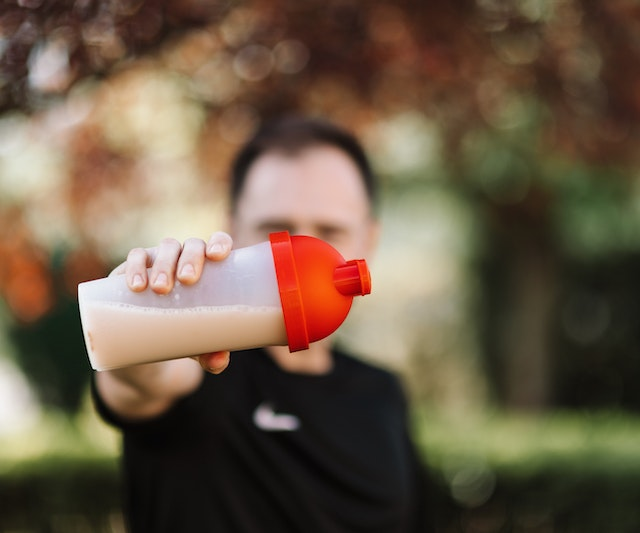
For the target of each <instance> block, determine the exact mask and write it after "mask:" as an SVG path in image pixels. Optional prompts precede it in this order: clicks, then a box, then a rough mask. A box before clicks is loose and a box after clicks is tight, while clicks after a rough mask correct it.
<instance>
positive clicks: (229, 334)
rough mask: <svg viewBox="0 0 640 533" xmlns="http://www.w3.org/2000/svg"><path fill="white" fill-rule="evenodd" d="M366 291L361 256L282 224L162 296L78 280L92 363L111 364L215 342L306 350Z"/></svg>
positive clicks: (216, 345)
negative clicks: (346, 255) (351, 256)
mask: <svg viewBox="0 0 640 533" xmlns="http://www.w3.org/2000/svg"><path fill="white" fill-rule="evenodd" d="M370 292H371V278H370V275H369V270H368V268H367V265H366V262H365V261H364V260H363V259H356V260H351V261H345V259H344V258H343V257H342V256H341V255H340V254H339V253H338V252H337V251H336V250H335V249H334V248H333V247H331V246H330V245H329V244H327V243H325V242H324V241H321V240H319V239H316V238H314V237H307V236H293V237H291V236H289V234H288V233H287V232H279V233H273V234H271V235H270V236H269V241H268V242H263V243H260V244H256V245H254V246H249V247H246V248H239V249H236V250H233V251H232V252H231V253H230V254H229V257H227V258H226V259H224V260H222V261H217V262H211V261H207V262H206V263H205V267H204V270H203V273H202V277H201V279H200V280H199V281H198V282H197V283H196V284H194V285H189V286H187V285H182V284H180V283H179V282H177V283H176V285H175V287H174V289H173V290H172V291H171V292H170V293H168V294H165V295H160V294H156V293H155V292H153V291H152V290H151V289H149V288H147V289H146V290H145V291H143V292H133V291H131V290H130V289H129V288H128V287H127V285H126V281H125V277H124V276H110V277H108V278H103V279H99V280H94V281H88V282H85V283H81V284H80V285H79V286H78V302H79V306H80V317H81V320H82V329H83V333H84V339H85V343H86V347H87V352H88V354H89V360H90V362H91V366H92V367H93V368H94V369H96V370H109V369H114V368H121V367H126V366H131V365H135V364H141V363H151V362H157V361H164V360H168V359H176V358H180V357H187V356H191V355H198V354H202V353H208V352H214V351H219V350H240V349H247V348H257V347H260V346H274V345H288V346H289V349H290V350H291V351H298V350H304V349H306V348H308V346H309V343H310V342H315V341H318V340H320V339H322V338H324V337H326V336H328V335H330V334H331V333H333V332H334V331H335V330H336V329H337V328H338V327H339V326H340V324H342V322H343V321H344V319H345V318H346V317H347V314H348V313H349V310H350V308H351V303H352V300H353V297H354V296H356V295H365V294H369V293H370Z"/></svg>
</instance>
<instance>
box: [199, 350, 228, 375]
mask: <svg viewBox="0 0 640 533" xmlns="http://www.w3.org/2000/svg"><path fill="white" fill-rule="evenodd" d="M195 359H196V361H198V363H200V366H201V367H202V369H203V370H205V371H207V372H210V373H211V374H220V373H221V372H222V371H224V370H225V369H226V368H227V367H228V366H229V361H230V360H231V354H230V353H229V352H213V353H207V354H203V355H199V356H197V357H195Z"/></svg>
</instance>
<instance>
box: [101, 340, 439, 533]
mask: <svg viewBox="0 0 640 533" xmlns="http://www.w3.org/2000/svg"><path fill="white" fill-rule="evenodd" d="M292 357H295V354H292ZM334 357H335V365H334V368H333V370H332V372H331V373H329V374H327V375H321V376H316V375H303V374H295V373H288V372H284V371H282V370H281V369H280V368H279V367H278V366H277V365H276V364H275V363H274V362H273V360H272V359H271V358H270V357H269V356H268V355H267V354H266V352H264V351H263V350H249V351H244V352H236V353H234V354H233V355H232V359H231V364H230V366H229V368H228V369H227V370H225V371H224V372H223V373H222V374H220V375H217V376H214V375H211V374H206V376H205V378H204V381H203V383H202V385H201V386H200V387H199V389H198V390H197V391H196V392H195V393H193V394H192V395H190V396H188V397H186V398H184V399H182V400H181V401H179V402H178V403H177V404H176V405H175V406H174V407H173V408H172V409H171V410H170V411H169V412H167V413H166V414H164V415H162V416H160V417H158V418H155V419H152V420H148V421H144V422H140V423H127V422H124V421H122V420H120V419H118V417H117V416H115V415H114V414H113V413H111V412H109V410H108V409H107V408H106V406H105V405H104V404H103V403H102V401H101V400H100V398H99V397H97V395H96V397H95V401H96V405H97V407H98V411H99V412H100V414H101V415H102V416H103V418H104V419H105V420H106V421H108V422H110V423H111V424H114V425H116V426H117V427H119V428H121V429H122V432H123V437H124V438H123V445H124V450H123V462H124V474H125V482H126V486H127V496H126V513H127V518H128V523H129V526H130V531H131V532H132V533H143V532H145V533H163V532H172V533H173V532H175V533H178V532H179V533H199V532H207V533H217V532H223V533H231V532H233V533H236V532H237V533H253V532H261V533H264V532H267V533H270V532H278V533H286V532H295V533H313V532H323V533H340V532H349V533H356V532H380V533H383V532H384V533H392V532H403V533H404V532H409V531H411V532H417V531H420V532H422V531H427V530H428V528H427V526H426V524H425V523H424V521H423V518H422V515H423V514H424V510H425V506H427V505H428V503H429V502H427V501H425V498H426V496H425V494H424V492H423V483H422V481H421V479H422V478H421V475H422V473H423V472H422V469H421V467H420V465H419V461H418V460H417V456H416V454H415V450H414V449H413V447H412V445H411V443H410V440H409V435H408V429H407V408H406V403H405V398H404V395H403V392H402V390H401V387H400V385H399V383H398V381H397V379H396V378H395V377H394V376H393V375H392V374H390V373H388V372H386V371H384V370H381V369H378V368H375V367H373V366H371V365H368V364H366V363H364V362H361V361H358V360H357V359H355V358H352V357H350V356H347V355H345V354H341V353H335V354H334Z"/></svg>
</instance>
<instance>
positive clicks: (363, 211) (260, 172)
mask: <svg viewBox="0 0 640 533" xmlns="http://www.w3.org/2000/svg"><path fill="white" fill-rule="evenodd" d="M283 230H287V231H289V233H291V234H292V235H296V234H298V235H311V236H314V237H318V238H320V239H322V240H325V241H327V242H328V243H330V244H331V245H333V246H334V247H335V248H336V249H337V250H338V251H339V252H340V253H341V254H342V255H343V256H344V258H345V259H358V258H366V257H367V256H369V255H370V254H371V252H372V250H373V247H374V245H375V242H376V238H377V224H376V222H375V220H374V219H373V217H372V213H371V206H370V204H369V201H368V198H367V194H366V191H365V187H364V184H363V182H362V178H361V176H360V173H359V170H358V168H357V166H356V165H355V163H353V161H352V160H351V159H350V158H349V157H348V156H347V155H346V154H345V153H344V152H342V151H341V150H339V149H337V148H334V147H332V146H314V147H310V148H307V149H306V150H304V151H302V152H300V153H297V154H295V155H288V154H284V153H280V152H273V153H267V154H264V155H263V156H261V157H259V158H258V159H257V160H256V161H255V162H254V164H253V165H252V166H251V167H250V169H249V173H248V175H247V178H246V181H245V184H244V187H243V189H242V192H241V194H240V197H239V198H238V203H237V206H236V211H235V213H234V215H233V217H232V220H231V233H232V236H233V238H234V243H235V246H236V247H242V246H250V245H252V244H256V243H258V242H262V241H265V240H267V239H268V235H269V233H271V232H274V231H283Z"/></svg>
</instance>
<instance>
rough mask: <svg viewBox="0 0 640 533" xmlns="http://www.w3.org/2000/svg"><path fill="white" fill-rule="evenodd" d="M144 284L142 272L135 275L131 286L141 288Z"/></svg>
mask: <svg viewBox="0 0 640 533" xmlns="http://www.w3.org/2000/svg"><path fill="white" fill-rule="evenodd" d="M143 285H144V280H143V279H142V276H141V275H140V274H136V275H135V276H133V279H132V280H131V288H133V289H139V288H140V287H142V286H143Z"/></svg>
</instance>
